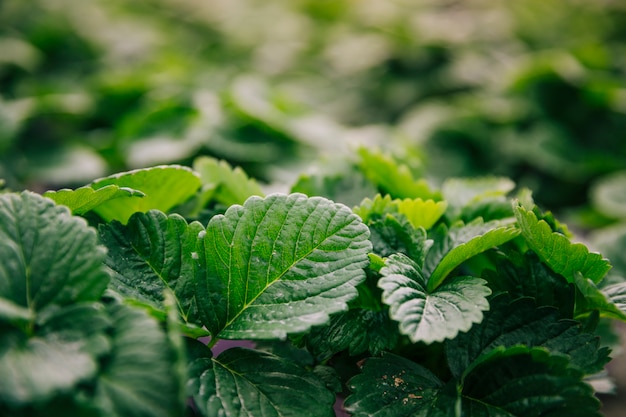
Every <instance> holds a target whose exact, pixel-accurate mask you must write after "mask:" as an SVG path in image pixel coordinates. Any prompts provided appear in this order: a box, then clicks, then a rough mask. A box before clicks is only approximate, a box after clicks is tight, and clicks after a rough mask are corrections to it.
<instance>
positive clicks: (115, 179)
mask: <svg viewBox="0 0 626 417" xmlns="http://www.w3.org/2000/svg"><path fill="white" fill-rule="evenodd" d="M109 185H116V186H118V187H120V188H130V189H133V190H138V191H140V192H142V193H144V194H145V196H144V197H143V198H132V199H127V198H123V199H112V200H108V201H105V202H103V203H102V204H100V205H98V206H97V207H95V208H94V211H95V212H96V213H97V214H98V215H99V216H100V217H102V218H103V219H104V220H105V221H111V220H118V221H120V222H121V223H126V222H127V221H128V219H129V218H130V216H131V215H132V214H133V213H136V212H139V211H140V212H146V211H148V210H151V209H155V210H160V211H163V212H167V211H168V210H170V209H171V208H172V207H174V206H176V205H178V204H182V203H184V202H185V201H187V200H188V199H189V198H191V197H192V196H193V195H194V194H195V193H196V191H197V190H198V189H199V188H200V185H201V183H200V178H199V177H198V175H197V174H196V173H195V172H193V171H192V170H191V169H189V168H187V167H183V166H179V165H162V166H156V167H152V168H144V169H137V170H133V171H128V172H122V173H119V174H115V175H112V176H110V177H106V178H101V179H98V180H96V181H94V182H93V183H91V185H90V186H91V188H93V189H94V190H99V189H101V188H104V187H106V186H109Z"/></svg>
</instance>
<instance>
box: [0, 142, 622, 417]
mask: <svg viewBox="0 0 626 417" xmlns="http://www.w3.org/2000/svg"><path fill="white" fill-rule="evenodd" d="M363 155H365V154H363ZM367 155H368V156H367V157H368V158H371V162H372V165H371V166H378V165H377V164H378V163H381V161H383V162H384V161H386V160H385V159H378V158H380V155H379V154H376V153H374V152H372V153H368V154H367ZM375 161H378V162H375ZM193 166H194V167H196V168H197V169H199V170H201V172H196V171H194V170H193V169H190V168H182V167H180V166H177V165H173V166H158V167H154V168H145V169H142V170H133V171H130V172H122V173H119V174H115V175H112V176H110V177H107V178H105V179H102V180H96V181H94V182H92V183H91V184H90V185H87V186H83V187H78V188H77V189H74V190H72V189H64V190H60V191H56V192H55V191H50V192H47V193H46V195H47V196H49V197H50V198H45V197H43V196H41V195H38V194H36V193H33V192H30V191H24V192H22V193H12V192H6V193H4V194H2V195H0V237H1V238H2V239H0V254H1V255H2V259H3V260H5V261H4V262H3V263H2V267H1V268H0V339H1V341H2V344H1V346H2V348H0V373H2V375H7V376H8V377H7V378H2V380H1V381H0V412H2V413H3V414H7V415H17V416H26V415H29V416H31V415H34V416H38V415H47V416H56V415H66V413H68V412H69V413H71V414H72V415H78V416H83V415H85V416H87V415H107V416H109V415H110V416H122V415H124V416H125V415H141V416H182V415H185V414H186V415H190V416H207V417H208V416H213V415H221V414H224V415H243V416H249V417H255V416H275V415H292V416H300V415H303V414H306V415H314V416H317V415H319V416H331V415H333V414H334V411H333V407H334V404H335V402H336V398H337V395H338V394H339V395H342V396H345V397H346V398H345V406H344V409H345V410H346V411H347V412H349V413H351V414H352V415H355V416H361V415H362V416H365V415H384V416H394V417H395V416H414V415H418V416H445V417H452V416H454V417H458V416H461V415H463V416H469V417H474V416H484V415H502V416H514V415H547V414H550V415H554V416H564V417H565V416H570V415H574V416H576V415H579V416H596V415H598V416H599V415H600V414H599V412H598V409H599V402H598V401H597V399H596V398H595V395H594V394H595V393H594V391H593V389H592V388H591V386H590V385H589V384H588V383H587V380H586V378H587V377H589V376H591V375H595V374H597V373H599V372H600V371H602V370H603V368H604V366H605V365H606V363H607V362H608V361H609V356H608V354H609V349H608V348H607V347H605V346H602V345H601V343H600V338H599V337H598V335H597V334H596V332H597V329H596V324H597V320H598V318H599V317H604V318H607V319H616V320H623V321H626V309H625V305H626V303H625V302H624V299H626V296H625V295H624V294H625V293H626V291H625V290H624V288H625V286H624V284H623V282H617V283H615V282H612V283H610V284H608V285H604V280H605V279H606V277H607V273H608V271H609V267H608V265H609V264H608V262H607V261H606V260H605V259H604V258H602V256H601V255H600V254H597V253H594V252H591V251H590V250H589V249H588V248H587V247H586V246H584V245H582V244H579V243H578V244H573V243H571V242H570V236H571V234H570V233H569V232H568V231H567V228H566V227H565V226H564V225H563V224H561V223H559V222H558V221H557V220H556V218H555V217H554V216H553V215H552V214H551V213H542V212H541V211H540V210H539V209H538V208H537V207H536V206H532V208H525V207H524V206H522V205H521V204H520V203H519V202H518V200H516V199H513V198H510V197H508V196H507V193H508V192H510V191H511V190H512V186H511V184H510V182H508V181H507V180H504V179H480V180H476V181H471V180H467V179H451V180H449V181H448V182H447V185H446V186H445V187H444V190H442V191H440V190H436V189H431V188H430V186H429V188H428V190H429V191H428V196H426V195H422V196H413V197H406V196H403V197H402V198H400V197H397V198H395V197H393V196H390V195H389V194H385V195H382V194H377V195H373V196H369V198H365V199H363V200H362V202H361V204H360V205H357V206H355V207H354V208H353V209H350V208H349V207H347V206H346V205H344V204H341V203H337V202H334V201H332V200H330V199H328V198H326V197H325V196H306V195H305V194H301V193H291V194H283V193H270V194H268V195H267V196H264V195H263V194H264V193H263V192H262V190H261V188H260V186H259V185H258V184H257V183H256V182H255V181H254V180H252V179H250V178H248V177H247V176H246V175H245V174H244V173H243V171H242V170H241V169H240V168H232V167H230V166H229V165H228V164H226V163H224V162H221V161H216V160H212V159H208V158H207V157H203V158H201V159H199V160H197V161H196V162H195V163H194V164H193ZM371 166H370V167H365V166H360V165H357V166H356V167H355V169H357V171H356V172H361V173H362V174H363V177H362V178H369V179H368V180H367V181H369V184H370V186H368V187H363V188H362V189H361V190H365V189H370V190H372V191H373V192H376V193H379V192H380V191H381V183H380V182H379V178H378V177H377V176H376V175H378V174H373V172H374V171H375V170H374V171H372V170H370V168H371ZM380 166H382V167H386V168H384V170H387V169H391V168H392V166H393V164H391V161H387V162H384V163H382V165H380ZM380 166H379V167H380ZM381 169H382V168H381ZM359 170H362V171H359ZM365 171H367V172H368V173H369V174H368V173H366V172H365ZM380 172H382V171H379V173H380ZM385 172H389V171H385ZM403 172H404V171H403ZM399 174H400V175H399V176H396V177H394V178H396V180H399V181H400V180H401V181H403V183H402V184H400V185H398V186H397V187H396V188H395V189H396V190H405V191H406V190H413V191H415V190H416V189H420V190H425V188H423V184H424V182H423V181H422V179H415V178H413V177H409V176H406V175H405V174H406V172H404V173H402V172H400V173H399ZM411 181H412V182H413V183H408V182H411ZM385 184H387V185H385V187H391V188H394V187H395V186H393V187H392V186H391V185H390V184H388V183H385ZM413 185H416V187H417V188H414V187H413ZM465 187H467V189H465ZM490 187H493V190H490ZM383 188H384V187H383ZM455 190H465V191H464V193H463V194H462V195H458V194H457V191H455ZM403 192H404V191H403ZM450 193H452V196H451V197H450V201H448V200H445V199H441V198H445V196H446V194H450ZM522 196H523V197H525V198H524V201H525V203H524V204H525V205H527V206H530V205H531V204H532V203H531V199H530V198H529V196H527V195H526V196H524V195H523V194H522ZM503 201H506V203H507V207H508V208H507V209H506V210H504V209H503V207H504V204H503ZM240 202H241V203H240ZM118 203H119V204H118ZM122 203H124V204H122ZM220 206H228V207H227V208H226V209H225V211H221V210H219V207H220ZM483 214H489V216H487V217H488V218H490V220H487V221H485V220H484V218H483V217H482V215H483ZM83 216H84V218H83ZM85 219H88V220H89V222H87V221H86V220H85ZM612 279H613V278H612ZM207 336H208V338H206V339H205V337H207ZM225 339H229V340H228V341H226V340H225ZM224 342H227V343H233V342H234V343H247V344H248V345H249V344H251V343H252V342H254V343H256V344H257V346H256V348H253V347H252V348H251V347H247V348H243V347H238V346H235V347H226V348H225V349H224V348H222V347H221V346H224V345H223V343H224ZM217 349H220V351H218V350H217ZM214 351H215V354H214V353H213V352H214ZM186 404H188V406H187V409H186V410H185V405H186Z"/></svg>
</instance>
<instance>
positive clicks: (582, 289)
mask: <svg viewBox="0 0 626 417" xmlns="http://www.w3.org/2000/svg"><path fill="white" fill-rule="evenodd" d="M574 283H575V284H576V289H577V292H576V309H575V312H574V314H575V317H581V316H586V315H588V314H589V313H591V312H593V311H595V310H597V311H599V312H600V315H601V316H602V317H609V318H612V319H617V320H622V321H626V311H624V310H622V309H620V308H619V307H618V306H617V305H615V304H614V303H613V300H612V298H611V297H612V296H618V294H611V293H606V292H603V291H601V290H600V289H599V288H598V287H597V286H596V284H595V283H594V282H593V281H591V280H590V279H588V278H585V277H583V275H582V274H581V273H580V272H577V273H575V275H574ZM608 288H611V287H608ZM616 289H617V291H619V287H617V288H613V289H612V290H613V291H615V290H616ZM617 299H618V302H619V297H617Z"/></svg>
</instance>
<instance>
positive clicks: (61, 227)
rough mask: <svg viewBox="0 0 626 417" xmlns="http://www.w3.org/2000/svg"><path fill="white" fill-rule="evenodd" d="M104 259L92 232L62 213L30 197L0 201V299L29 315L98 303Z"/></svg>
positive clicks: (11, 196)
mask: <svg viewBox="0 0 626 417" xmlns="http://www.w3.org/2000/svg"><path fill="white" fill-rule="evenodd" d="M104 257H105V248H104V247H103V246H101V245H99V244H98V241H97V235H96V231H95V230H94V229H92V228H90V227H89V226H87V223H86V222H85V220H84V219H82V218H79V217H74V216H72V215H71V214H70V212H69V210H68V209H67V207H63V206H57V205H55V204H54V203H53V202H52V201H51V200H49V199H47V198H44V197H41V196H40V195H37V194H34V193H31V192H23V193H21V194H4V195H1V196H0V259H2V263H1V264H0V297H2V298H5V299H8V300H10V301H12V302H13V303H15V304H16V305H18V306H22V307H26V308H28V309H30V310H31V311H41V310H42V309H44V308H45V307H47V306H50V305H52V304H56V305H67V304H70V303H73V302H77V301H91V300H98V299H99V298H100V297H101V296H102V294H103V293H104V290H105V289H106V286H107V284H108V281H109V275H108V273H107V271H106V270H105V268H104V265H103V261H104Z"/></svg>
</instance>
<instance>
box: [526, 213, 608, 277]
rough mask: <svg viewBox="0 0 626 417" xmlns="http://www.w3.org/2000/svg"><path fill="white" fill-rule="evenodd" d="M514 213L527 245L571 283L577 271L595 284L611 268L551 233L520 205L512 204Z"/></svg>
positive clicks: (580, 247)
mask: <svg viewBox="0 0 626 417" xmlns="http://www.w3.org/2000/svg"><path fill="white" fill-rule="evenodd" d="M514 211H515V217H517V222H518V224H519V225H520V228H521V229H522V235H523V236H524V238H525V239H526V242H527V244H528V246H529V247H530V248H531V249H532V250H533V251H535V252H536V253H537V254H538V255H539V257H540V258H541V260H542V261H543V262H545V263H546V264H547V265H548V266H550V268H552V270H553V271H554V272H556V273H559V274H561V275H563V276H564V277H565V278H567V280H568V281H569V282H574V281H575V278H574V277H575V274H576V272H580V273H581V274H582V275H583V276H584V277H585V278H589V279H591V280H592V281H593V282H595V283H598V282H600V280H602V278H604V276H605V275H606V273H607V272H608V271H609V269H610V268H611V265H610V264H609V262H608V261H607V260H606V259H604V258H603V257H602V255H600V254H599V253H593V252H589V250H588V249H587V247H586V246H585V245H583V244H582V243H571V242H570V240H569V239H568V238H567V237H566V236H565V235H563V234H561V233H558V232H553V231H552V229H551V228H550V226H549V225H548V223H546V222H545V221H544V220H538V219H537V216H536V215H535V213H533V212H532V211H530V210H526V209H525V208H524V207H522V206H521V205H520V204H516V205H514Z"/></svg>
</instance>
